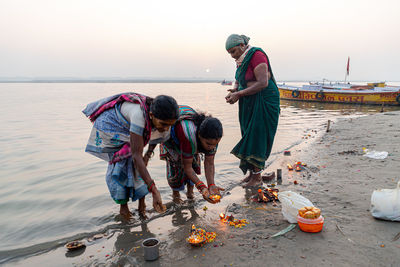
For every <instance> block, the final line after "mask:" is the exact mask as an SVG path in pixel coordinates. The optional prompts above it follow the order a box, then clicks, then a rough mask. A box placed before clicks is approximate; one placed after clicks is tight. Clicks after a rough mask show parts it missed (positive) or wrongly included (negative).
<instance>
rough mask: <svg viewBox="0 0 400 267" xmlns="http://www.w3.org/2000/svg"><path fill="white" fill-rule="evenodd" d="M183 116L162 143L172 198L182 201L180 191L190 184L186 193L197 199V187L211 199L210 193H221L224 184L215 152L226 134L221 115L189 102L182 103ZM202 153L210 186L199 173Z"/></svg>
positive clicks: (162, 154) (175, 200) (208, 199)
mask: <svg viewBox="0 0 400 267" xmlns="http://www.w3.org/2000/svg"><path fill="white" fill-rule="evenodd" d="M179 111H180V116H179V119H178V121H177V122H176V123H175V125H174V126H172V127H171V137H170V139H169V140H168V141H167V142H164V143H162V144H161V146H160V153H161V154H160V156H161V159H164V160H165V161H166V165H167V180H168V184H169V186H170V187H171V189H172V199H173V201H174V202H175V203H178V204H180V203H182V202H183V201H182V199H181V197H180V191H183V190H184V189H185V185H186V186H187V193H186V196H187V198H188V199H193V198H194V195H193V187H194V185H196V188H197V189H198V190H199V192H200V194H202V196H203V198H204V199H205V200H207V201H209V202H211V203H216V201H214V200H211V199H210V198H209V195H210V194H212V195H216V194H218V195H220V190H223V189H222V188H220V187H218V186H216V185H215V181H214V176H215V167H214V156H215V153H216V152H217V146H218V143H219V141H220V140H221V138H222V134H223V132H222V131H223V130H222V124H221V122H220V121H219V120H218V119H217V118H213V117H211V116H206V115H205V114H203V113H197V112H196V111H194V110H193V109H192V108H191V107H189V106H179ZM200 154H204V156H205V157H204V173H205V176H206V180H207V186H206V185H205V184H204V183H203V182H202V181H201V180H200V179H199V177H198V176H197V175H198V174H200V173H201V160H200Z"/></svg>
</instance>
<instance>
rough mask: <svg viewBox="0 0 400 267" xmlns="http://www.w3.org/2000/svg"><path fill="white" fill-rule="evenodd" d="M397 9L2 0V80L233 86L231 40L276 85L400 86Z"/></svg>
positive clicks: (302, 0)
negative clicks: (343, 82) (344, 82)
mask: <svg viewBox="0 0 400 267" xmlns="http://www.w3.org/2000/svg"><path fill="white" fill-rule="evenodd" d="M399 14H400V1H398V0H393V1H391V0H380V1H369V0H335V1H332V0H330V1H327V0H280V1H266V0H263V1H253V0H246V1H244V0H240V1H235V0H231V1H225V0H224V1H218V0H201V1H190V0H186V1H177V0H168V1H165V0H164V1H155V0H147V1H146V0H142V1H136V0H129V1H128V0H114V1H111V0H107V1H106V0H86V1H85V0H48V1H45V0H0V34H1V38H0V77H16V76H20V77H44V76H45V77H81V78H90V77H121V78H124V77H129V78H135V77H137V78H146V77H148V78H195V77H196V78H226V79H232V78H233V77H234V71H235V64H234V61H233V59H232V58H231V57H230V56H229V54H228V53H227V52H226V50H225V40H226V38H227V37H228V36H229V35H230V34H231V33H238V34H245V35H247V36H249V37H250V38H251V39H250V44H251V45H252V46H258V47H261V48H263V49H264V51H266V52H267V54H268V56H269V58H270V61H271V65H272V70H273V72H274V74H275V76H276V79H277V80H279V81H283V80H317V79H322V78H326V79H330V80H340V79H344V75H345V70H346V63H347V57H348V56H350V77H349V78H350V80H368V81H370V80H382V81H383V80H386V81H399V80H400V52H399V50H400V17H399Z"/></svg>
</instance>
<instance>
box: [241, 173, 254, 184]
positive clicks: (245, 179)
mask: <svg viewBox="0 0 400 267" xmlns="http://www.w3.org/2000/svg"><path fill="white" fill-rule="evenodd" d="M250 178H251V172H250V174H249V175H247V177H245V178H244V179H242V180H241V181H240V182H239V184H244V183H248V182H250Z"/></svg>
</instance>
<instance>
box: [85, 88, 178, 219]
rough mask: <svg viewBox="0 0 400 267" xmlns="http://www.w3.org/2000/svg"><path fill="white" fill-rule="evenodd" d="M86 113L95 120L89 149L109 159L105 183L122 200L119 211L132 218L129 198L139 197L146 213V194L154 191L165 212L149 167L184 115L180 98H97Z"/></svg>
mask: <svg viewBox="0 0 400 267" xmlns="http://www.w3.org/2000/svg"><path fill="white" fill-rule="evenodd" d="M83 113H84V114H85V115H86V116H87V117H89V119H90V120H91V121H92V122H94V125H93V128H92V132H91V134H90V137H89V141H88V144H87V146H86V152H88V153H90V154H92V155H94V156H96V157H99V158H100V159H103V160H105V161H107V162H109V165H108V169H107V174H106V182H107V186H108V189H109V191H110V194H111V197H112V198H113V199H114V201H115V202H116V203H117V204H119V205H120V214H121V215H122V216H123V217H124V218H126V219H130V218H131V213H130V211H129V208H128V202H129V199H132V201H136V200H138V199H139V207H138V210H139V215H140V216H141V217H144V218H145V217H146V215H145V208H146V207H145V195H146V194H147V193H149V192H151V193H152V196H153V206H154V209H155V210H156V211H158V212H162V211H164V210H165V206H164V205H162V201H161V196H160V193H159V191H158V190H157V187H156V186H155V183H154V180H152V179H151V176H150V174H149V172H148V171H147V168H146V166H147V162H148V161H149V158H150V157H151V155H152V153H153V150H154V148H155V146H156V145H157V143H160V142H162V141H165V140H168V138H169V132H170V127H171V126H172V125H173V124H174V123H175V122H176V120H177V118H178V116H179V110H178V105H177V103H176V101H175V99H174V98H172V97H170V96H164V95H160V96H157V97H156V98H154V99H152V98H150V97H147V96H144V95H140V94H136V93H124V94H118V95H114V96H111V97H108V98H104V99H101V100H98V101H96V102H93V103H91V104H89V105H87V107H86V108H85V110H83ZM147 144H149V147H148V151H147V152H146V153H145V154H144V156H143V149H144V147H145V146H146V145H147Z"/></svg>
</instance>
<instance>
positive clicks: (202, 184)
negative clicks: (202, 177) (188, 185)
mask: <svg viewBox="0 0 400 267" xmlns="http://www.w3.org/2000/svg"><path fill="white" fill-rule="evenodd" d="M196 188H197V190H199V192H200V193H201V191H203V189H204V188H207V186H206V185H205V184H204V183H203V182H202V181H200V182H198V183H197V184H196Z"/></svg>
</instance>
